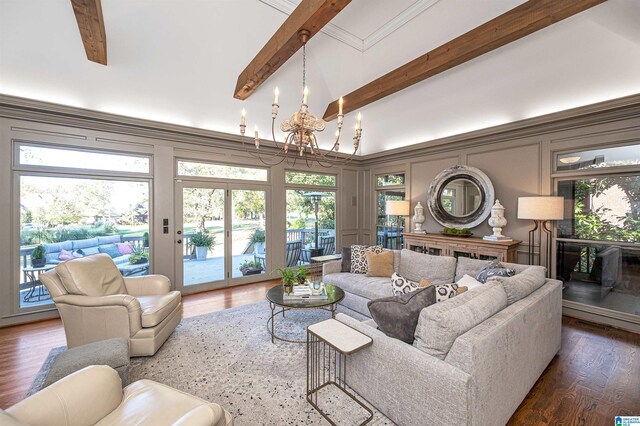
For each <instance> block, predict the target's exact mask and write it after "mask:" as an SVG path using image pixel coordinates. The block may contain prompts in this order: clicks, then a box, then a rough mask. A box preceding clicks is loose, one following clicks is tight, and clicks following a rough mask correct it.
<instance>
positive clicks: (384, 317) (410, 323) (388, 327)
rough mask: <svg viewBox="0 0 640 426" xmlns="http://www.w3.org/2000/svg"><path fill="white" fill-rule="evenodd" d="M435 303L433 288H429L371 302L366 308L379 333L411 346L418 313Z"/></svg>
mask: <svg viewBox="0 0 640 426" xmlns="http://www.w3.org/2000/svg"><path fill="white" fill-rule="evenodd" d="M435 302H436V292H435V288H434V287H433V286H430V287H425V288H420V289H417V290H416V291H412V292H409V293H407V294H402V295H400V296H393V297H385V298H382V299H377V300H372V301H370V302H369V303H367V307H368V308H369V312H371V317H372V318H373V320H374V321H375V322H376V324H377V325H378V329H379V330H380V331H382V332H383V333H384V334H386V335H387V336H389V337H393V338H394V339H399V340H402V341H403V342H406V343H409V344H412V343H413V341H414V340H415V338H414V334H415V331H416V325H418V318H420V312H422V309H424V308H426V307H427V306H430V305H433V304H434V303H435Z"/></svg>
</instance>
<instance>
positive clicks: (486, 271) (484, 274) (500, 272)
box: [476, 259, 516, 284]
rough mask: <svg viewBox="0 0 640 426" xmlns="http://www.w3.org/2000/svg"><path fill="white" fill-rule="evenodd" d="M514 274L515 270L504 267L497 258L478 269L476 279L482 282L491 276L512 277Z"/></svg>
mask: <svg viewBox="0 0 640 426" xmlns="http://www.w3.org/2000/svg"><path fill="white" fill-rule="evenodd" d="M515 274H516V271H515V270H513V269H510V268H505V267H504V266H502V263H500V262H499V261H498V259H494V260H492V261H491V262H489V263H488V264H487V265H486V266H485V267H484V268H482V269H481V270H480V272H479V273H478V276H477V277H476V279H477V280H478V281H480V282H481V283H483V284H484V283H486V282H487V281H489V280H490V279H492V278H493V277H512V276H514V275H515Z"/></svg>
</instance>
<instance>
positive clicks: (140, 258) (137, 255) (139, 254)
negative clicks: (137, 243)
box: [129, 248, 149, 265]
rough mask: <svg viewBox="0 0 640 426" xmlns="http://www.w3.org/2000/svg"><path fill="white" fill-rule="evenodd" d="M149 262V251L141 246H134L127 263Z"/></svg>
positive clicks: (139, 263)
mask: <svg viewBox="0 0 640 426" xmlns="http://www.w3.org/2000/svg"><path fill="white" fill-rule="evenodd" d="M148 262H149V253H147V252H146V251H144V250H143V249H141V248H134V249H133V254H132V255H131V256H129V263H130V264H131V265H141V264H143V263H148Z"/></svg>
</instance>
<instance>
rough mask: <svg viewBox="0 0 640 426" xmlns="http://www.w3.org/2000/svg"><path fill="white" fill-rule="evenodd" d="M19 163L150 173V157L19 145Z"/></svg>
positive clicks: (24, 164)
mask: <svg viewBox="0 0 640 426" xmlns="http://www.w3.org/2000/svg"><path fill="white" fill-rule="evenodd" d="M18 164H20V165H23V166H44V167H55V168H70V169H89V170H105V171H112V172H129V173H150V158H149V157H148V156H134V155H124V154H111V153H106V152H98V151H88V150H79V149H64V148H57V147H55V148H49V147H44V146H40V145H24V144H20V145H18Z"/></svg>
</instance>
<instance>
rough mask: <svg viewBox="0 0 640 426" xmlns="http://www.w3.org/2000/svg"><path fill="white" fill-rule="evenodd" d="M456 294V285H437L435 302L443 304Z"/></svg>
mask: <svg viewBox="0 0 640 426" xmlns="http://www.w3.org/2000/svg"><path fill="white" fill-rule="evenodd" d="M457 294H458V284H437V285H436V302H444V301H445V300H447V299H451V298H452V297H454V296H456V295H457Z"/></svg>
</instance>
